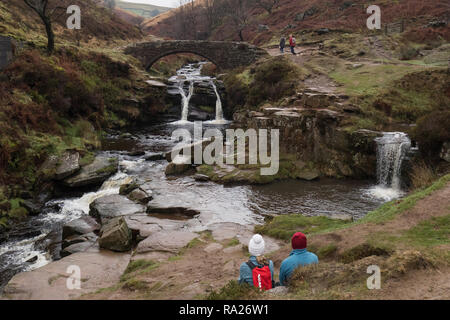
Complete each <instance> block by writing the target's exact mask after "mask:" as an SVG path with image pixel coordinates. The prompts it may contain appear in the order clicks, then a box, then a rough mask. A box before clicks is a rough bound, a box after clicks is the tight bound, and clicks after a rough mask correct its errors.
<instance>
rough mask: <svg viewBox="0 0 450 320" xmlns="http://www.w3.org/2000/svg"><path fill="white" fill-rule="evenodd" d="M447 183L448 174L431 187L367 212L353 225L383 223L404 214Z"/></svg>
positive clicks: (449, 177)
mask: <svg viewBox="0 0 450 320" xmlns="http://www.w3.org/2000/svg"><path fill="white" fill-rule="evenodd" d="M449 181H450V174H447V175H445V176H443V177H441V178H440V179H438V180H437V181H435V182H434V183H433V184H432V185H431V186H429V187H427V188H423V189H420V190H418V191H416V192H414V193H412V194H410V195H408V196H407V197H405V198H403V199H401V200H393V201H390V202H387V203H385V204H383V205H382V206H381V207H379V208H378V209H376V210H374V211H371V212H369V213H368V214H367V215H365V216H364V217H363V218H362V219H360V220H358V221H356V222H355V223H367V222H373V223H383V222H386V221H388V220H391V219H393V218H395V216H397V215H398V214H401V213H402V212H405V211H406V210H408V209H411V208H412V207H414V205H415V204H416V203H417V201H419V200H421V199H423V198H425V197H426V196H428V195H430V194H431V193H433V192H434V191H436V190H439V189H442V188H443V187H444V186H445V185H446V184H447V183H448V182H449Z"/></svg>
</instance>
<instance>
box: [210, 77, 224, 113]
mask: <svg viewBox="0 0 450 320" xmlns="http://www.w3.org/2000/svg"><path fill="white" fill-rule="evenodd" d="M211 86H212V87H213V89H214V92H215V93H216V97H217V100H216V121H223V111H222V100H220V95H219V93H218V92H217V87H216V85H215V84H214V81H211Z"/></svg>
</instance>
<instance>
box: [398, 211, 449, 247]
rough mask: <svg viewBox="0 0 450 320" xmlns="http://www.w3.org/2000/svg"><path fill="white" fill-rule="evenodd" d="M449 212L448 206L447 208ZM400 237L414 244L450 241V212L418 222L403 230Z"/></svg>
mask: <svg viewBox="0 0 450 320" xmlns="http://www.w3.org/2000/svg"><path fill="white" fill-rule="evenodd" d="M448 212H450V208H448ZM400 239H401V240H402V241H404V242H407V243H413V244H414V245H416V246H424V247H431V246H438V245H441V244H449V243H450V214H448V215H446V216H442V217H434V218H431V219H428V220H425V221H422V222H420V223H419V224H417V225H416V226H415V227H413V228H411V229H409V230H407V231H405V232H404V233H403V234H402V235H401V237H400Z"/></svg>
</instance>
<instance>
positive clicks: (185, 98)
mask: <svg viewBox="0 0 450 320" xmlns="http://www.w3.org/2000/svg"><path fill="white" fill-rule="evenodd" d="M183 85H184V81H183V82H180V83H179V85H178V90H179V91H180V94H181V100H182V104H183V110H182V112H181V121H188V114H189V101H190V100H191V97H192V94H193V93H194V81H189V92H188V95H187V96H186V94H185V92H184V89H183Z"/></svg>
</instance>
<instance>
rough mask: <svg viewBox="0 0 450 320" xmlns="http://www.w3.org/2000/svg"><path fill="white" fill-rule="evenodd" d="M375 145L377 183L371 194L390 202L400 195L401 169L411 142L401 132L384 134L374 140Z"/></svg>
mask: <svg viewBox="0 0 450 320" xmlns="http://www.w3.org/2000/svg"><path fill="white" fill-rule="evenodd" d="M375 142H376V143H377V182H378V185H377V186H376V187H375V188H372V190H371V193H372V195H374V196H375V197H377V198H383V199H385V200H391V199H395V198H398V197H400V196H401V195H402V190H401V169H402V163H403V160H404V158H405V156H406V154H407V152H408V151H409V150H410V149H411V140H410V139H409V138H408V135H406V134H405V133H403V132H385V133H384V134H383V136H382V137H379V138H376V139H375Z"/></svg>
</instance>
